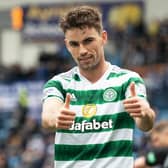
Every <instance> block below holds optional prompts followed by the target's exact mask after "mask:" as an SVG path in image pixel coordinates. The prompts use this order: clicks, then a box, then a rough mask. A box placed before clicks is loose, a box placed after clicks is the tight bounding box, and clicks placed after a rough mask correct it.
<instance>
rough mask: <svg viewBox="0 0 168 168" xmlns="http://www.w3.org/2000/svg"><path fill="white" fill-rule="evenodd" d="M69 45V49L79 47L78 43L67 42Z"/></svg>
mask: <svg viewBox="0 0 168 168" xmlns="http://www.w3.org/2000/svg"><path fill="white" fill-rule="evenodd" d="M69 45H70V46H71V47H78V46H79V43H78V42H76V41H70V42H69Z"/></svg>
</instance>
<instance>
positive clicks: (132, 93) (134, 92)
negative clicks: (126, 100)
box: [130, 82, 136, 97]
mask: <svg viewBox="0 0 168 168" xmlns="http://www.w3.org/2000/svg"><path fill="white" fill-rule="evenodd" d="M130 92H131V97H134V96H136V90H135V83H134V82H131V84H130Z"/></svg>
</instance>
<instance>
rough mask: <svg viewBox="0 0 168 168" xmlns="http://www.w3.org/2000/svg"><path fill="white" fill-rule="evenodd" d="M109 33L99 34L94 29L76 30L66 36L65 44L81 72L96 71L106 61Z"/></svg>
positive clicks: (70, 31)
mask: <svg viewBox="0 0 168 168" xmlns="http://www.w3.org/2000/svg"><path fill="white" fill-rule="evenodd" d="M106 41H107V33H106V32H105V31H103V32H102V33H101V34H99V33H98V32H97V31H96V30H95V29H94V28H88V27H86V28H83V29H79V28H74V29H70V30H68V31H67V32H66V34H65V44H66V46H67V49H68V50H69V52H70V53H71V55H72V57H73V59H74V60H75V62H76V63H77V65H78V66H79V68H80V69H81V70H90V69H96V67H97V66H98V65H99V64H100V62H101V60H102V59H104V48H103V46H104V44H105V43H106Z"/></svg>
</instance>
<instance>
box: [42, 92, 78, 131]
mask: <svg viewBox="0 0 168 168" xmlns="http://www.w3.org/2000/svg"><path fill="white" fill-rule="evenodd" d="M70 99H71V98H70V94H67V95H66V99H65V103H63V102H61V101H60V100H59V99H57V98H56V97H50V98H47V99H46V100H45V101H44V103H43V107H42V126H43V127H44V128H47V129H51V130H56V129H69V128H70V127H71V125H72V124H73V121H74V119H75V112H74V111H72V110H70V108H69V106H70Z"/></svg>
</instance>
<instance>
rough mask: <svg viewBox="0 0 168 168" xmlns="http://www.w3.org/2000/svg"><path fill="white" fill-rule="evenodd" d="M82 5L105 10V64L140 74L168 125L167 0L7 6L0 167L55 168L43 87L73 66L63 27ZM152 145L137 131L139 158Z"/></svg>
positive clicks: (27, 0) (0, 66)
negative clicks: (73, 10)
mask: <svg viewBox="0 0 168 168" xmlns="http://www.w3.org/2000/svg"><path fill="white" fill-rule="evenodd" d="M83 2H85V3H83ZM79 4H88V5H94V6H97V7H99V8H100V10H101V11H102V12H103V22H104V27H105V29H106V30H107V31H108V35H109V42H108V45H107V46H106V48H105V52H106V57H107V60H108V61H110V62H112V63H113V64H116V65H119V66H121V67H124V68H128V69H132V70H135V71H137V72H138V73H140V74H141V76H142V77H143V78H144V80H145V83H146V86H147V91H148V98H149V101H150V102H151V104H152V106H153V108H154V109H155V110H156V112H157V121H158V120H163V119H166V120H168V102H167V100H168V1H167V0H161V1H158V0H144V1H142V0H132V1H131V0H129V1H128V0H125V1H122V0H121V1H120V0H85V1H82V0H71V1H70V0H64V1H60V0H47V1H46V0H36V1H34V0H24V1H23V0H12V1H5V0H1V2H0V168H7V167H8V168H23V167H24V168H52V167H53V150H54V147H53V143H54V134H53V133H51V132H47V131H46V130H43V129H42V128H41V125H40V113H41V104H42V101H41V99H42V87H43V84H44V82H45V81H47V80H48V79H49V78H50V77H52V76H53V75H54V74H58V73H60V72H63V71H66V70H68V69H69V68H71V67H72V66H74V63H73V61H72V59H71V56H70V55H69V53H68V52H67V50H66V48H65V46H64V44H63V34H62V32H61V31H60V29H59V25H58V22H59V18H60V15H62V14H63V13H64V12H65V11H66V10H68V9H69V8H71V7H73V6H75V5H79ZM147 144H148V136H147V134H144V133H142V132H141V131H139V130H137V129H136V131H135V144H134V153H135V156H138V154H139V153H140V152H141V151H142V150H145V148H146V147H147ZM6 163H7V164H6ZM7 165H8V166H7Z"/></svg>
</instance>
